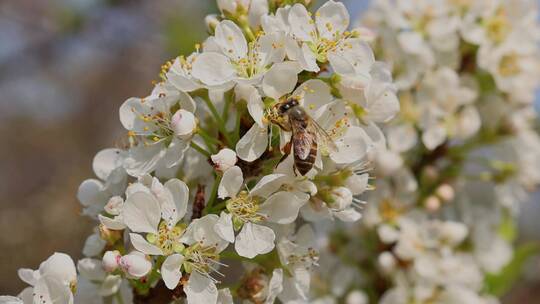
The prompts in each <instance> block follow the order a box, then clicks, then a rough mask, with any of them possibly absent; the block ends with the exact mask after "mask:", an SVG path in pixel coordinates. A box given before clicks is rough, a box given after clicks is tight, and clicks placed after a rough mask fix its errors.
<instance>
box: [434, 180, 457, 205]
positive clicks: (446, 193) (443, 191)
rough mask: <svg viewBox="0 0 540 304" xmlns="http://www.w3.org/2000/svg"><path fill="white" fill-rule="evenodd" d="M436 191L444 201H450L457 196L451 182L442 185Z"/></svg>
mask: <svg viewBox="0 0 540 304" xmlns="http://www.w3.org/2000/svg"><path fill="white" fill-rule="evenodd" d="M435 193H436V194H437V196H438V197H439V198H440V199H441V200H442V201H443V202H450V201H452V200H453V199H454V197H455V192H454V188H452V186H450V185H449V184H442V185H440V186H439V187H438V188H437V190H436V191H435Z"/></svg>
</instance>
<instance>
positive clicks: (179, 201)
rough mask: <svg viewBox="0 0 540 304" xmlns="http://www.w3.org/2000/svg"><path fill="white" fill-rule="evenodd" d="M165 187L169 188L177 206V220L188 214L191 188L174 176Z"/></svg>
mask: <svg viewBox="0 0 540 304" xmlns="http://www.w3.org/2000/svg"><path fill="white" fill-rule="evenodd" d="M164 186H165V188H167V189H169V191H170V192H171V194H172V198H173V200H174V205H175V206H176V208H175V209H176V210H175V212H176V218H177V221H178V220H180V219H181V218H183V217H184V216H185V215H186V211H187V205H188V200H189V188H188V186H187V185H186V183H184V182H183V181H181V180H179V179H177V178H173V179H170V180H168V181H167V182H166V183H165V185H164Z"/></svg>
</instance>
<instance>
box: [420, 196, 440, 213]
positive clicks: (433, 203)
mask: <svg viewBox="0 0 540 304" xmlns="http://www.w3.org/2000/svg"><path fill="white" fill-rule="evenodd" d="M424 206H425V207H426V209H427V210H429V211H431V212H435V211H437V210H439V208H441V200H440V199H439V198H438V197H436V196H434V195H431V196H429V197H428V198H426V200H425V201H424Z"/></svg>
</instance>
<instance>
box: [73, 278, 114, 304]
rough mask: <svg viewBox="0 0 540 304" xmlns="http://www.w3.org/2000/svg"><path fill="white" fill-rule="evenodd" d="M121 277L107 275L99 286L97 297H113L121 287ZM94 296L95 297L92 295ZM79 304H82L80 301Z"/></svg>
mask: <svg viewBox="0 0 540 304" xmlns="http://www.w3.org/2000/svg"><path fill="white" fill-rule="evenodd" d="M122 282H123V280H122V277H121V276H120V275H108V276H107V277H105V280H103V282H102V283H101V285H100V286H99V295H100V296H102V297H109V296H112V295H114V294H115V293H117V292H118V290H119V289H120V286H121V285H122ZM93 296H95V295H93ZM81 303H84V302H82V301H81Z"/></svg>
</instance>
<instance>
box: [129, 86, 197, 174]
mask: <svg viewBox="0 0 540 304" xmlns="http://www.w3.org/2000/svg"><path fill="white" fill-rule="evenodd" d="M175 106H179V108H180V110H178V111H177V112H175V113H171V109H172V108H173V107H175ZM195 109H196V106H195V102H194V101H193V99H192V98H191V97H190V96H189V95H188V94H187V93H184V92H182V91H178V90H176V89H174V88H172V87H171V86H170V85H167V84H158V85H157V86H156V87H155V88H154V90H153V91H152V94H150V95H149V96H147V97H145V98H142V99H141V98H130V99H128V100H126V101H125V102H124V103H123V104H122V106H121V107H120V121H121V122H122V125H123V126H124V128H126V129H127V130H128V131H129V132H128V135H129V137H130V145H131V147H130V149H129V151H128V155H127V157H126V158H125V160H124V167H125V168H126V171H127V172H128V174H130V175H132V176H135V177H138V176H141V175H144V174H148V173H150V172H152V171H154V170H155V169H156V168H157V167H159V166H164V167H166V168H171V167H173V166H176V165H178V164H179V163H180V162H181V161H182V158H183V155H184V152H185V151H186V150H187V149H188V148H189V140H190V138H191V135H192V133H193V131H194V128H195V126H196V125H195V119H194V116H193V114H192V113H193V112H195ZM175 115H176V116H175Z"/></svg>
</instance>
